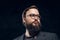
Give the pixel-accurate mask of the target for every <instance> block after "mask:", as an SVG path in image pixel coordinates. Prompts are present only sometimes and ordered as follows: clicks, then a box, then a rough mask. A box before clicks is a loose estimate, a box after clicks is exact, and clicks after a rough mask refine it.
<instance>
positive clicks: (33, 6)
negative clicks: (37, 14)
mask: <svg viewBox="0 0 60 40" xmlns="http://www.w3.org/2000/svg"><path fill="white" fill-rule="evenodd" d="M32 8H35V9H38V8H37V7H36V6H35V5H32V6H30V7H28V8H26V9H25V10H24V11H23V13H22V19H23V17H26V12H27V11H28V10H29V9H32Z"/></svg>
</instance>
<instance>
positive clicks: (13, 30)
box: [0, 0, 60, 40]
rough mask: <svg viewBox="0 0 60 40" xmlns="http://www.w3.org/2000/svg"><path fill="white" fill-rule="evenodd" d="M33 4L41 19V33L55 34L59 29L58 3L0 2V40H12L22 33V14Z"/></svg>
mask: <svg viewBox="0 0 60 40" xmlns="http://www.w3.org/2000/svg"><path fill="white" fill-rule="evenodd" d="M32 4H35V5H37V7H38V8H39V10H40V12H41V17H42V25H43V26H42V31H47V32H53V33H57V35H58V36H59V37H60V27H59V16H60V15H59V1H56V0H1V1H0V40H12V39H13V38H15V37H17V36H19V35H21V34H22V33H24V31H25V28H24V26H23V25H22V18H21V16H22V12H23V10H24V9H25V8H27V7H29V6H30V5H32Z"/></svg>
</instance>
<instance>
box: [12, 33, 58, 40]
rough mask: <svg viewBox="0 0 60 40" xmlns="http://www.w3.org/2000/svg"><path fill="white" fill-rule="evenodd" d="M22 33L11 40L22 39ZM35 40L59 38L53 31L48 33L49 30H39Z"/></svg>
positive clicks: (55, 39) (54, 39) (56, 39)
mask: <svg viewBox="0 0 60 40" xmlns="http://www.w3.org/2000/svg"><path fill="white" fill-rule="evenodd" d="M23 37H24V34H23V35H22V36H19V37H17V38H15V39H13V40H23ZM37 40H59V39H58V36H57V35H56V34H55V33H49V32H40V33H39V34H38V38H37Z"/></svg>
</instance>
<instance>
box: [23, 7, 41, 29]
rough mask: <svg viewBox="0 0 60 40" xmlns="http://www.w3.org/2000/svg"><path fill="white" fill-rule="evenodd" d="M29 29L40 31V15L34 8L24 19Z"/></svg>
mask: <svg viewBox="0 0 60 40" xmlns="http://www.w3.org/2000/svg"><path fill="white" fill-rule="evenodd" d="M24 21H25V24H26V26H27V27H26V28H27V29H31V30H32V29H34V30H36V29H37V30H39V29H40V24H41V23H40V15H39V12H38V10H37V9H35V8H32V9H29V10H28V11H27V12H26V17H25V18H24Z"/></svg>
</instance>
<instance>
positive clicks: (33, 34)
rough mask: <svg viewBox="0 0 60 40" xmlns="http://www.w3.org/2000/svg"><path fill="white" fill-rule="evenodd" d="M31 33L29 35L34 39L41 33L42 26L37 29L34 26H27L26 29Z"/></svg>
mask: <svg viewBox="0 0 60 40" xmlns="http://www.w3.org/2000/svg"><path fill="white" fill-rule="evenodd" d="M26 28H27V29H28V31H29V34H30V35H31V36H32V37H33V36H35V35H37V34H38V32H39V31H40V25H39V26H38V27H37V26H33V25H32V24H29V25H27V27H26Z"/></svg>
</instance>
